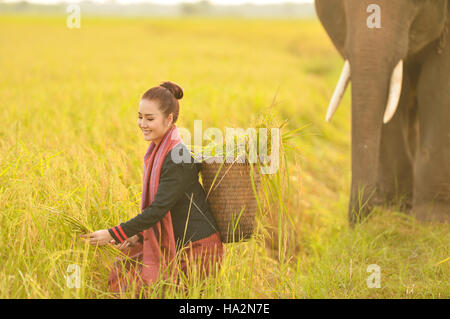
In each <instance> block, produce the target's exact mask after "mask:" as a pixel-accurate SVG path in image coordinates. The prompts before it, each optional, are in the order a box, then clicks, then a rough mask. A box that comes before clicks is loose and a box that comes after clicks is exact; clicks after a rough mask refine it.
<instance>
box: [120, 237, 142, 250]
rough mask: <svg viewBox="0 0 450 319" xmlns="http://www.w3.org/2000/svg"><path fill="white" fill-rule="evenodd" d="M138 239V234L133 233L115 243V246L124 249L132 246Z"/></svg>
mask: <svg viewBox="0 0 450 319" xmlns="http://www.w3.org/2000/svg"><path fill="white" fill-rule="evenodd" d="M138 241H139V236H138V235H134V236H133V237H130V238H127V239H126V240H125V241H124V242H123V243H120V244H117V245H116V248H117V249H119V250H121V251H124V250H126V249H127V248H128V247H133V246H134V245H136V243H137V242H138Z"/></svg>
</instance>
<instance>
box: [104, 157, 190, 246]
mask: <svg viewBox="0 0 450 319" xmlns="http://www.w3.org/2000/svg"><path fill="white" fill-rule="evenodd" d="M193 182H194V171H193V166H192V164H186V163H179V164H175V163H174V162H173V161H172V160H171V158H170V154H169V155H168V156H166V158H165V160H164V163H163V166H162V168H161V177H160V181H159V185H158V190H157V192H156V195H155V199H154V200H153V202H152V203H151V204H150V205H149V206H148V207H147V208H145V209H144V210H143V211H142V213H141V214H139V215H137V216H136V217H134V218H132V219H130V220H129V221H127V222H125V223H121V224H120V225H118V226H116V227H113V228H110V229H108V231H109V233H110V234H111V236H112V237H113V238H114V240H115V241H116V242H118V243H119V242H123V241H125V240H126V239H127V238H129V237H132V236H134V235H136V234H139V233H140V232H142V231H143V230H145V229H148V228H151V227H153V226H154V225H155V224H156V223H157V222H158V221H160V220H161V219H163V217H164V216H165V215H166V214H167V212H168V211H169V210H170V209H171V208H172V207H173V206H174V205H175V204H176V203H177V202H178V200H179V199H180V198H181V196H183V194H184V192H187V191H188V190H189V187H190V186H191V184H192V183H193Z"/></svg>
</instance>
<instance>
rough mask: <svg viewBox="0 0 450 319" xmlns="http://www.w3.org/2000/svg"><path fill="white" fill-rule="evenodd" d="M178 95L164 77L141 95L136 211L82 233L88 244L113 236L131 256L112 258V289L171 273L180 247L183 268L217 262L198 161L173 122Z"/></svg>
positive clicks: (218, 250) (212, 224) (101, 242)
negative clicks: (142, 146)
mask: <svg viewBox="0 0 450 319" xmlns="http://www.w3.org/2000/svg"><path fill="white" fill-rule="evenodd" d="M182 97H183V90H182V89H181V88H180V87H179V86H178V85H176V84H175V83H172V82H164V83H162V84H161V85H160V86H157V87H154V88H151V89H149V90H148V91H147V92H145V93H144V95H143V96H142V98H141V101H140V104H139V112H138V114H139V119H138V125H139V127H140V128H141V130H142V132H143V134H144V139H145V140H146V141H150V142H151V143H150V146H149V148H148V150H147V153H146V154H145V156H144V176H143V192H142V201H141V211H142V212H141V214H139V215H137V216H136V217H134V218H132V219H130V220H128V221H127V222H124V223H121V224H120V225H118V226H115V227H112V228H110V229H103V230H98V231H96V232H93V233H91V234H88V235H84V236H83V237H84V238H88V239H89V242H90V244H92V245H100V246H101V245H106V244H109V243H114V242H115V243H116V244H118V248H119V249H121V250H124V251H125V252H126V253H127V255H128V256H130V257H131V260H132V262H131V263H130V262H129V260H130V259H128V261H127V262H124V260H118V261H116V263H115V265H114V267H113V269H112V271H111V273H110V277H109V286H110V289H111V290H112V291H114V292H119V291H126V288H127V286H129V284H130V283H133V284H137V285H138V287H142V285H141V284H142V283H146V284H151V283H152V282H155V281H157V279H158V278H171V279H174V278H175V277H176V273H177V268H178V267H176V266H174V265H175V263H174V260H175V259H176V258H175V257H176V256H177V253H179V252H180V251H182V252H183V254H182V255H181V262H180V266H181V267H179V268H181V270H182V271H183V272H185V273H187V272H188V268H189V264H190V263H191V262H198V263H199V264H200V266H201V267H202V269H203V270H204V271H205V272H206V273H209V272H210V271H211V270H214V269H217V267H218V266H219V265H220V261H221V259H222V254H223V250H222V248H223V247H222V241H221V239H220V236H219V234H218V232H217V229H218V228H217V226H216V223H215V221H214V218H213V216H212V215H211V212H210V210H209V206H208V203H207V201H206V196H205V191H204V190H203V188H202V186H201V184H200V183H199V181H198V173H199V171H200V167H201V163H195V162H194V159H193V158H192V156H191V155H190V152H189V150H188V149H187V147H186V146H185V145H184V144H183V143H182V141H181V138H180V136H179V134H178V130H177V127H176V126H175V122H176V121H177V119H178V114H179V103H178V100H179V99H181V98H182ZM180 151H181V152H184V153H181V152H180ZM182 154H184V155H185V157H184V158H186V154H189V156H188V158H189V159H190V161H189V163H186V162H187V161H186V160H184V161H181V162H180V160H179V159H180V157H181V158H183V157H182V156H181V155H182ZM181 248H183V249H181ZM178 255H180V254H178ZM172 266H173V267H172ZM211 266H213V268H211ZM124 274H125V276H124Z"/></svg>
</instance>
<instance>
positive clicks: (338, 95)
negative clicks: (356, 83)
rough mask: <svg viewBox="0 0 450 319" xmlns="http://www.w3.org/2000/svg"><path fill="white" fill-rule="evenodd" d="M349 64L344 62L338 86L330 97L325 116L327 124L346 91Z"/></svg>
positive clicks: (348, 78) (346, 61) (348, 79)
mask: <svg viewBox="0 0 450 319" xmlns="http://www.w3.org/2000/svg"><path fill="white" fill-rule="evenodd" d="M350 74H351V72H350V62H349V61H348V60H345V63H344V67H343V68H342V73H341V76H340V77H339V81H338V84H337V85H336V89H335V90H334V93H333V96H332V97H331V101H330V104H329V106H328V111H327V116H326V118H325V121H327V122H329V121H330V120H331V117H332V116H333V114H334V112H336V110H337V108H338V106H339V104H340V103H341V100H342V97H343V96H344V93H345V90H346V89H347V86H348V82H349V81H350Z"/></svg>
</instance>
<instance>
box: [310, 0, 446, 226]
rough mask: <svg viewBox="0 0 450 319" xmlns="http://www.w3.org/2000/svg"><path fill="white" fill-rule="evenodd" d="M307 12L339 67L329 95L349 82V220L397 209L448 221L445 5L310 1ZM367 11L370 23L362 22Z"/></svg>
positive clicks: (433, 1)
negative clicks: (341, 68)
mask: <svg viewBox="0 0 450 319" xmlns="http://www.w3.org/2000/svg"><path fill="white" fill-rule="evenodd" d="M373 4H376V5H377V7H378V9H379V10H378V11H375V10H374V9H373ZM315 6H316V12H317V15H318V17H319V20H320V22H321V23H322V25H323V27H324V29H325V30H326V32H327V34H328V36H329V37H330V39H331V41H332V43H333V44H334V46H335V47H336V49H337V51H338V52H339V53H340V55H341V56H342V57H343V58H344V60H345V61H346V66H347V68H346V70H345V72H344V73H346V75H345V74H344V73H343V75H342V76H341V81H340V82H342V83H340V86H341V89H340V92H338V93H335V94H337V95H338V97H339V95H342V94H343V90H342V87H343V86H344V87H345V86H346V83H345V80H346V79H347V82H350V83H351V90H352V92H351V100H352V106H351V108H352V109H351V122H352V123H351V139H352V141H351V148H352V150H351V170H352V180H351V194H350V201H349V207H348V214H349V220H350V223H351V224H354V223H355V222H358V221H359V220H361V219H362V218H364V217H366V216H367V215H368V214H369V213H370V211H371V209H372V208H373V207H374V206H375V205H382V206H385V207H389V206H390V205H393V204H395V203H396V205H398V203H401V204H402V205H401V206H400V207H402V208H403V209H404V210H405V211H406V212H408V213H410V214H411V215H413V216H414V217H416V218H417V219H419V220H424V221H437V222H445V223H448V222H449V220H450V30H449V28H450V20H449V19H450V3H449V0H395V1H393V0H377V1H374V0H369V1H366V0H345V1H344V0H316V1H315ZM372 10H373V11H372ZM373 14H378V17H379V20H378V23H379V25H377V26H376V27H374V26H373V25H371V24H370V23H368V21H369V20H370V19H371V18H373V17H376V16H373ZM370 21H372V22H373V20H370ZM370 21H369V22H370ZM369 25H370V27H369ZM399 79H400V80H399ZM393 83H394V84H393ZM395 83H397V88H396V85H395ZM338 90H339V89H337V91H338ZM344 91H345V88H344ZM338 100H339V99H338ZM332 103H333V102H332ZM332 103H330V109H331V108H332V106H331V104H332ZM337 105H338V102H336V101H334V107H337ZM389 108H391V110H390V111H389V110H388V109H389ZM392 108H393V110H395V111H394V112H395V113H393V115H392V114H388V113H392ZM330 109H329V112H330V113H331V114H332V113H333V112H332V110H331V111H330ZM397 207H398V206H397Z"/></svg>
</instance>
